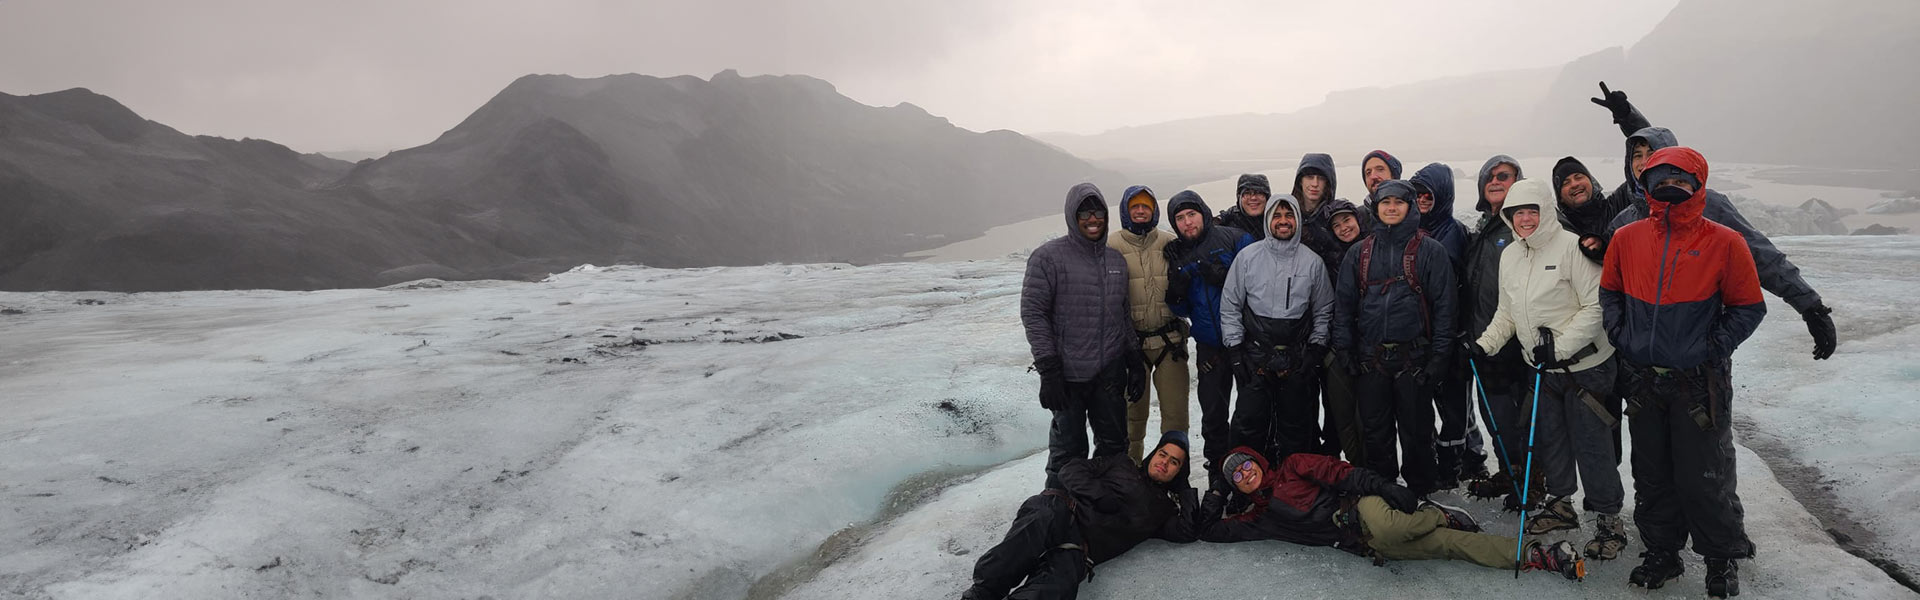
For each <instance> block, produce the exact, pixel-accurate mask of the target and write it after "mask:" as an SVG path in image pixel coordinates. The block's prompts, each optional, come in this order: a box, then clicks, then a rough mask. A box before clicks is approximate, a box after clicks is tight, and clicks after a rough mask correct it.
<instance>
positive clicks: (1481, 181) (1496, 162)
mask: <svg viewBox="0 0 1920 600" xmlns="http://www.w3.org/2000/svg"><path fill="white" fill-rule="evenodd" d="M1500 165H1513V175H1514V178H1515V179H1519V178H1522V177H1525V176H1526V173H1527V172H1526V171H1525V170H1522V169H1521V168H1520V161H1517V160H1514V159H1513V157H1511V156H1507V155H1505V154H1495V155H1493V158H1489V159H1487V162H1486V164H1483V165H1480V177H1479V178H1478V179H1476V180H1475V182H1476V183H1475V184H1474V186H1473V191H1474V192H1475V193H1478V194H1480V201H1479V202H1477V203H1475V204H1474V205H1473V209H1474V210H1477V211H1480V212H1487V211H1490V210H1493V203H1491V202H1487V181H1488V180H1491V179H1493V168H1494V167H1498V166H1500ZM1516 183H1518V182H1516ZM1507 189H1509V190H1511V189H1513V188H1512V187H1508V188H1507ZM1508 193H1512V192H1508Z"/></svg>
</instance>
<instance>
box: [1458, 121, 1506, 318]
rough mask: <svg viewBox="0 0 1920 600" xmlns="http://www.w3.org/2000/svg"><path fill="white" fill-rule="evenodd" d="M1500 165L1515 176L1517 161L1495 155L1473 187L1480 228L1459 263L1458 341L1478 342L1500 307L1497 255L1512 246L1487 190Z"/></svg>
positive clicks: (1504, 225) (1484, 166) (1481, 168)
mask: <svg viewBox="0 0 1920 600" xmlns="http://www.w3.org/2000/svg"><path fill="white" fill-rule="evenodd" d="M1502 164H1507V165H1513V168H1514V171H1516V172H1518V171H1519V170H1520V161H1517V160H1514V159H1513V157H1510V156H1507V155H1504V154H1502V155H1498V156H1495V157H1493V158H1489V159H1487V162H1486V164H1484V165H1481V166H1480V176H1479V178H1478V179H1477V180H1476V183H1475V185H1474V193H1476V194H1479V197H1480V200H1479V202H1477V203H1475V204H1474V208H1475V209H1477V210H1479V211H1480V224H1479V226H1478V227H1475V228H1474V231H1473V237H1470V238H1468V239H1467V253H1466V257H1465V260H1464V261H1462V264H1463V265H1464V267H1465V270H1464V272H1463V274H1462V275H1463V276H1462V279H1463V280H1464V284H1463V285H1461V289H1460V311H1461V312H1462V313H1463V316H1462V317H1461V318H1463V319H1465V325H1463V327H1465V329H1462V330H1461V331H1460V336H1461V339H1466V340H1475V339H1480V334H1482V333H1486V331H1487V324H1489V323H1492V322H1493V312H1494V310H1495V309H1497V308H1499V307H1500V253H1501V252H1503V251H1505V250H1506V249H1507V244H1511V243H1513V229H1511V228H1509V227H1507V222H1506V221H1503V220H1501V219H1500V215H1496V214H1494V213H1493V212H1492V206H1493V205H1492V203H1490V202H1488V201H1487V192H1486V190H1487V180H1488V179H1490V178H1491V176H1492V174H1493V168H1494V167H1496V166H1499V165H1502Z"/></svg>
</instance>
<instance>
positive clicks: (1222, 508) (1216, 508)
mask: <svg viewBox="0 0 1920 600" xmlns="http://www.w3.org/2000/svg"><path fill="white" fill-rule="evenodd" d="M1226 510H1227V492H1226V491H1224V490H1217V489H1216V490H1208V491H1207V497H1206V499H1204V500H1201V501H1200V514H1199V515H1198V516H1196V517H1195V518H1194V520H1195V521H1197V522H1196V523H1195V525H1197V527H1195V528H1196V529H1205V528H1206V526H1207V525H1208V524H1210V523H1213V522H1214V521H1218V520H1220V519H1221V517H1223V516H1225V515H1223V514H1221V513H1224V512H1226Z"/></svg>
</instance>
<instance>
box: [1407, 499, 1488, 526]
mask: <svg viewBox="0 0 1920 600" xmlns="http://www.w3.org/2000/svg"><path fill="white" fill-rule="evenodd" d="M1428 506H1431V507H1434V508H1437V509H1440V512H1441V513H1443V514H1445V515H1447V529H1453V530H1458V531H1465V532H1468V533H1480V524H1479V523H1476V522H1474V520H1473V515H1470V514H1467V511H1466V510H1465V509H1462V508H1460V507H1457V506H1447V505H1445V504H1441V503H1439V502H1434V501H1432V500H1426V501H1422V502H1421V503H1420V507H1421V508H1426V507H1428Z"/></svg>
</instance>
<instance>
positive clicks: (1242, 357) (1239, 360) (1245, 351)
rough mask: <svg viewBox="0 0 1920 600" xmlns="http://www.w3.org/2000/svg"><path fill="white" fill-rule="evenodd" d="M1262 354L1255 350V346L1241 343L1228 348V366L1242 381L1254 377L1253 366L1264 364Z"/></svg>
mask: <svg viewBox="0 0 1920 600" xmlns="http://www.w3.org/2000/svg"><path fill="white" fill-rule="evenodd" d="M1262 356H1264V354H1262V353H1261V352H1260V351H1258V350H1255V349H1254V348H1253V344H1250V343H1247V342H1240V343H1238V344H1235V345H1233V346H1230V347H1228V348H1227V366H1228V367H1230V368H1232V369H1233V375H1234V376H1235V377H1240V378H1242V379H1251V378H1252V377H1253V365H1257V364H1260V363H1261V362H1262V358H1261V357H1262Z"/></svg>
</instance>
